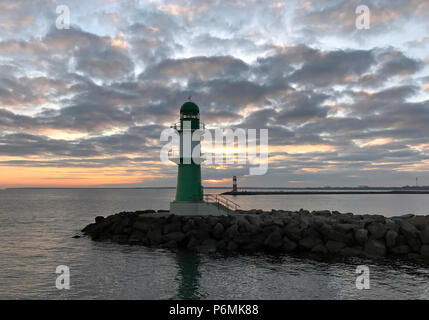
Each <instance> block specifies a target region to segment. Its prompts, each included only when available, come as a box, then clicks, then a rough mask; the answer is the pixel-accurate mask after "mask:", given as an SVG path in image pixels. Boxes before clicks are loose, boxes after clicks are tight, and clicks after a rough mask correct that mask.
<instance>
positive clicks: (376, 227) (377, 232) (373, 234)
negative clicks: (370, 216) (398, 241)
mask: <svg viewBox="0 0 429 320" xmlns="http://www.w3.org/2000/svg"><path fill="white" fill-rule="evenodd" d="M367 229H368V231H369V238H370V239H375V240H378V239H382V238H383V237H384V236H385V234H386V232H387V228H386V226H385V225H384V224H381V223H380V222H372V223H371V224H370V225H369V226H368V227H367Z"/></svg>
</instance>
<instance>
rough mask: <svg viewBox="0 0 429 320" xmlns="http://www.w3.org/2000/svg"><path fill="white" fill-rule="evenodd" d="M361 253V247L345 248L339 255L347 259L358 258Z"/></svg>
mask: <svg viewBox="0 0 429 320" xmlns="http://www.w3.org/2000/svg"><path fill="white" fill-rule="evenodd" d="M362 253H363V251H362V248H361V247H345V248H342V249H341V250H340V255H342V256H348V257H359V256H361V255H362Z"/></svg>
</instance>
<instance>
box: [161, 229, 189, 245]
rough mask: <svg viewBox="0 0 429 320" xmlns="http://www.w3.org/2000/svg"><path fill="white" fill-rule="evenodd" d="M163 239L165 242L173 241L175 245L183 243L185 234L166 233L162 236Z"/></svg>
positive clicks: (178, 232) (177, 232)
mask: <svg viewBox="0 0 429 320" xmlns="http://www.w3.org/2000/svg"><path fill="white" fill-rule="evenodd" d="M164 237H165V239H166V240H167V241H171V240H174V241H175V242H176V243H180V242H182V241H183V239H185V234H184V233H183V232H180V231H176V232H171V233H168V234H166V235H164Z"/></svg>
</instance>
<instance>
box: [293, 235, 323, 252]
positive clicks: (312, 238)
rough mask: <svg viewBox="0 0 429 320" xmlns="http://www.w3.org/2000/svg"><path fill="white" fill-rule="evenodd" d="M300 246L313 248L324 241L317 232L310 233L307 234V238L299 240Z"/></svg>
mask: <svg viewBox="0 0 429 320" xmlns="http://www.w3.org/2000/svg"><path fill="white" fill-rule="evenodd" d="M298 243H299V246H300V247H301V248H303V249H306V250H311V249H312V248H313V247H315V246H316V245H318V244H321V243H323V242H322V240H320V237H319V236H318V235H315V234H310V235H308V236H306V237H305V238H303V239H301V240H299V242H298Z"/></svg>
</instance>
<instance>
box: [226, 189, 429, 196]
mask: <svg viewBox="0 0 429 320" xmlns="http://www.w3.org/2000/svg"><path fill="white" fill-rule="evenodd" d="M294 194H297V195H315V194H317V195H332V194H429V191H428V190H424V191H414V190H390V191H362V190H352V191H311V190H308V191H307V190H306V191H227V192H223V193H222V195H229V196H254V195H294Z"/></svg>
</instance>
